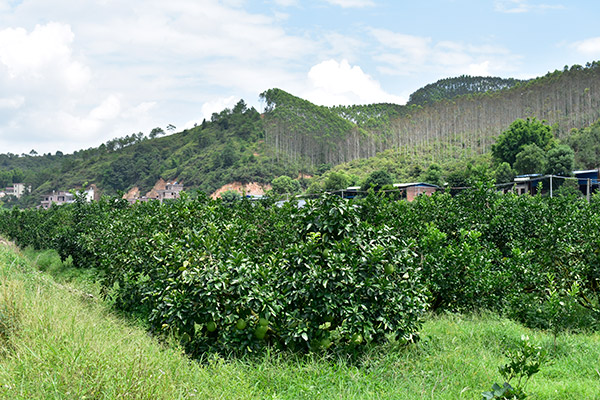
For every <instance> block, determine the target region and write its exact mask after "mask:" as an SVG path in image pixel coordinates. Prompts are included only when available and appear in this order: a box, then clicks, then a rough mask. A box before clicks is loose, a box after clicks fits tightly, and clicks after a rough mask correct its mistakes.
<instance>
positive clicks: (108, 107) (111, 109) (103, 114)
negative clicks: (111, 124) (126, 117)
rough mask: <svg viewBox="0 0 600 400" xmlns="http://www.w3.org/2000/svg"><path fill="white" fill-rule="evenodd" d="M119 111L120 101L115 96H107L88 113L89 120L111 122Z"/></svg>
mask: <svg viewBox="0 0 600 400" xmlns="http://www.w3.org/2000/svg"><path fill="white" fill-rule="evenodd" d="M120 111H121V101H120V100H119V97H118V96H117V95H110V96H108V97H107V98H106V99H105V100H104V101H103V102H102V103H101V104H100V105H99V106H98V107H95V108H94V109H93V110H92V111H91V112H90V118H92V119H95V120H111V119H114V118H116V117H117V116H118V115H119V112H120Z"/></svg>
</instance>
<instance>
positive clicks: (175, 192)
mask: <svg viewBox="0 0 600 400" xmlns="http://www.w3.org/2000/svg"><path fill="white" fill-rule="evenodd" d="M181 191H183V184H181V183H177V182H173V183H169V182H167V184H166V185H165V188H164V189H162V190H157V193H158V200H159V201H160V202H161V203H162V202H163V201H164V200H172V199H178V198H179V195H180V193H181Z"/></svg>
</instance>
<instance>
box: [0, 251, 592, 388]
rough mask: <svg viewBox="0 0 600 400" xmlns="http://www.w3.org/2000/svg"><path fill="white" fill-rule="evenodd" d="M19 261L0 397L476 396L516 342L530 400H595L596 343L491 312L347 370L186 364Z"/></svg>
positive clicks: (6, 295) (250, 361)
mask: <svg viewBox="0 0 600 400" xmlns="http://www.w3.org/2000/svg"><path fill="white" fill-rule="evenodd" d="M26 253H27V256H25V255H24V254H23V253H21V252H19V251H18V250H17V249H15V248H13V247H11V246H9V245H6V244H0V398H2V399H194V398H199V399H481V392H483V391H485V390H489V388H490V387H491V385H492V383H494V382H498V383H500V384H501V383H502V382H500V379H501V378H500V375H499V373H498V371H497V368H498V366H500V365H502V364H503V363H505V362H506V359H505V357H504V356H503V350H504V349H506V348H507V347H508V346H510V345H511V344H513V343H515V342H516V341H518V340H519V339H520V337H521V335H523V334H525V335H528V336H529V337H530V338H531V341H532V342H533V343H536V344H538V345H541V346H543V347H545V348H547V349H548V350H549V351H550V352H551V363H550V364H549V365H545V366H544V367H542V370H541V372H540V373H539V374H536V375H534V376H533V378H532V379H531V381H530V384H529V386H528V390H527V392H528V393H530V394H531V395H532V397H531V398H532V399H600V391H599V390H598V388H600V371H599V369H600V364H599V363H598V360H600V335H598V334H586V335H584V334H567V333H565V334H562V335H559V336H558V338H557V345H556V347H554V344H553V336H552V335H551V334H549V333H544V332H539V331H532V330H529V329H526V328H524V327H522V326H520V325H519V324H516V323H514V322H512V321H509V320H507V319H503V318H499V317H497V316H494V315H490V314H483V315H469V316H462V315H452V314H448V315H442V316H434V317H431V318H429V319H428V321H427V322H426V323H425V324H424V326H423V329H422V341H421V342H419V343H418V344H417V345H413V346H410V347H407V348H398V347H394V346H391V345H389V346H377V347H374V348H372V349H369V350H368V351H367V352H366V354H364V355H363V356H362V357H361V359H360V360H359V362H357V363H349V362H347V361H346V360H342V359H339V358H335V357H331V356H329V357H326V356H323V355H316V354H313V355H308V356H296V355H291V354H287V353H275V352H274V353H267V354H263V355H259V356H255V357H252V358H246V359H235V358H222V357H219V356H216V355H208V356H207V357H206V359H205V360H202V362H201V363H198V362H193V361H190V360H189V359H188V358H186V357H185V355H183V354H182V352H181V350H180V349H179V348H178V347H177V346H176V345H174V344H171V345H169V346H167V345H165V344H161V343H159V342H158V341H157V340H156V339H155V338H152V337H150V336H149V335H148V334H147V333H146V332H145V331H144V330H143V329H142V328H140V327H139V326H136V325H135V324H133V323H131V322H128V321H127V320H124V319H122V318H119V317H117V316H115V315H114V313H112V312H111V311H110V309H109V307H108V305H106V304H105V303H103V302H102V301H101V300H98V296H96V295H95V294H94V293H92V294H93V295H94V296H93V297H90V296H89V295H88V294H89V293H90V291H91V290H93V285H90V284H87V283H86V284H84V286H83V288H82V286H77V285H80V282H78V283H72V284H66V283H64V282H62V281H61V283H58V282H57V281H56V280H55V279H54V278H52V277H51V276H50V275H49V274H48V273H46V272H40V271H39V269H38V268H37V267H35V266H34V265H32V264H35V261H36V258H35V257H37V256H36V255H35V253H34V252H29V251H27V252H26ZM52 257H53V256H52V254H50V253H48V254H46V255H44V256H43V257H40V258H38V259H37V262H39V260H41V259H44V258H50V259H51V258H52ZM59 261H60V260H59ZM44 262H46V261H44ZM52 268H54V269H56V270H61V268H60V266H59V265H58V264H57V262H56V259H54V261H53V262H51V263H50V266H46V267H45V268H44V267H42V269H46V270H47V271H48V270H51V269H52ZM63 272H64V271H63ZM59 275H60V274H59Z"/></svg>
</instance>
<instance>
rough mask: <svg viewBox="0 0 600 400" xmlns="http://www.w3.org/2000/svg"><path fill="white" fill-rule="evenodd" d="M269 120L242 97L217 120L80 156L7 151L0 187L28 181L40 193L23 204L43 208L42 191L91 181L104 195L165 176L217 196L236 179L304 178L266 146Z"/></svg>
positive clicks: (0, 165) (0, 160)
mask: <svg viewBox="0 0 600 400" xmlns="http://www.w3.org/2000/svg"><path fill="white" fill-rule="evenodd" d="M262 124H263V122H262V120H261V118H260V114H259V113H258V112H257V111H256V110H255V109H254V108H248V107H247V106H246V104H245V103H244V101H243V100H241V101H240V102H239V103H238V104H237V105H236V106H235V107H234V108H233V109H225V110H223V111H221V112H220V113H215V114H213V116H212V118H211V120H210V121H204V122H203V123H202V124H201V125H198V126H196V127H194V128H192V129H188V130H184V131H182V132H179V133H174V134H170V135H166V136H162V137H153V138H149V137H148V136H144V135H143V134H142V133H139V134H133V135H130V136H126V137H123V138H116V139H113V140H110V141H109V142H107V143H104V144H102V145H101V146H99V147H97V148H90V149H86V150H80V151H76V152H75V153H73V154H62V153H60V152H57V154H55V155H52V154H44V155H21V156H18V155H14V154H0V188H2V187H5V186H8V185H10V184H11V183H12V181H16V182H20V181H25V182H26V183H27V184H28V185H31V186H32V188H33V193H32V194H31V195H30V196H25V197H26V198H25V199H23V201H22V202H21V204H22V205H35V204H37V203H38V202H39V195H41V194H44V193H48V192H51V191H52V190H68V189H71V188H74V187H80V186H81V185H84V184H85V183H86V182H87V183H89V184H91V183H95V184H96V185H97V186H98V187H99V188H100V190H101V191H102V193H103V194H116V193H117V192H118V191H128V190H130V189H131V188H133V187H134V186H135V187H138V188H139V191H140V192H141V193H146V192H147V191H148V190H150V189H151V188H152V187H153V186H154V184H155V183H156V182H157V181H158V180H159V179H161V178H162V179H164V180H179V181H181V182H183V183H184V185H185V187H186V189H188V190H189V189H191V190H195V189H198V190H201V191H203V192H206V193H212V192H213V191H215V190H216V189H218V188H220V187H221V186H223V185H224V184H226V183H230V182H235V181H239V182H244V183H247V182H259V183H269V182H270V181H271V180H272V179H273V178H274V177H277V176H279V175H283V174H288V175H290V176H297V175H298V173H299V172H300V167H299V166H298V165H296V164H294V163H293V162H289V161H288V158H287V157H285V156H281V155H280V156H279V157H277V158H275V157H274V156H273V154H272V152H271V151H270V149H269V147H268V146H266V145H265V143H264V130H263V126H262ZM13 175H15V176H14V179H13ZM8 205H10V203H9V204H8Z"/></svg>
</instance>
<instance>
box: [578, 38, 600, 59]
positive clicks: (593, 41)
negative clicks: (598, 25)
mask: <svg viewBox="0 0 600 400" xmlns="http://www.w3.org/2000/svg"><path fill="white" fill-rule="evenodd" d="M572 47H573V48H574V49H575V50H577V52H579V53H581V54H583V55H585V56H586V57H599V56H600V37H593V38H589V39H585V40H581V41H579V42H575V43H573V44H572Z"/></svg>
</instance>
